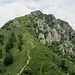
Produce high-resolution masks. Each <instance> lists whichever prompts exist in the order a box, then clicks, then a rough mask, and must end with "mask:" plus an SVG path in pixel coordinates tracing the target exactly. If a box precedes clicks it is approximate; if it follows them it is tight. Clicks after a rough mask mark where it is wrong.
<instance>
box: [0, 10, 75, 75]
mask: <svg viewBox="0 0 75 75" xmlns="http://www.w3.org/2000/svg"><path fill="white" fill-rule="evenodd" d="M74 44H75V31H74V30H73V29H72V27H71V26H70V25H69V24H68V22H66V21H63V20H61V19H56V18H55V16H54V15H53V14H48V15H47V14H44V13H42V12H41V11H39V10H37V11H34V12H31V13H30V14H28V15H25V16H22V17H18V18H15V19H13V20H11V21H8V22H7V23H6V24H5V25H4V26H3V27H2V28H1V29H0V54H1V55H0V75H2V74H4V75H19V74H20V75H60V74H61V75H66V74H67V75H68V74H69V75H75V58H74V57H75V45H74ZM10 53H11V54H12V56H13V62H12V63H11V64H10V63H8V61H9V60H8V61H7V62H6V64H7V63H8V64H7V65H6V64H4V60H5V57H6V56H7V54H10ZM24 66H25V67H24ZM23 67H24V69H23ZM22 69H23V70H22ZM21 71H22V72H21ZM20 72H21V73H20Z"/></svg>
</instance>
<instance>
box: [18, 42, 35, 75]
mask: <svg viewBox="0 0 75 75" xmlns="http://www.w3.org/2000/svg"><path fill="white" fill-rule="evenodd" d="M31 45H32V48H31V49H33V48H34V45H33V43H32V42H31ZM27 57H28V60H27V63H26V64H25V65H24V66H23V67H22V69H21V70H20V72H19V73H18V74H17V75H20V74H21V73H22V72H23V70H24V68H25V67H26V66H27V65H28V64H29V62H30V60H31V59H32V58H31V57H30V51H29V50H27Z"/></svg>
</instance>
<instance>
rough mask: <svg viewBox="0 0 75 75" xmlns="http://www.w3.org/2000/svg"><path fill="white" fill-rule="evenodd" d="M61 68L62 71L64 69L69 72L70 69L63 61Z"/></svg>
mask: <svg viewBox="0 0 75 75" xmlns="http://www.w3.org/2000/svg"><path fill="white" fill-rule="evenodd" d="M60 66H61V69H62V70H63V71H67V70H68V67H67V65H66V63H65V60H62V61H61V64H60Z"/></svg>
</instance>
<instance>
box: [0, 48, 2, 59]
mask: <svg viewBox="0 0 75 75" xmlns="http://www.w3.org/2000/svg"><path fill="white" fill-rule="evenodd" d="M0 58H2V49H0Z"/></svg>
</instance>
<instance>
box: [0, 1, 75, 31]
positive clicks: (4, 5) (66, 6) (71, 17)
mask: <svg viewBox="0 0 75 75" xmlns="http://www.w3.org/2000/svg"><path fill="white" fill-rule="evenodd" d="M35 10H41V11H42V12H43V13H46V14H53V15H54V16H55V17H56V18H60V19H62V20H65V21H67V22H68V23H69V24H70V26H72V28H73V29H74V30H75V0H0V27H2V26H3V25H4V24H5V23H6V22H7V21H9V20H12V19H14V18H16V17H20V16H24V15H26V14H29V13H30V12H32V11H35Z"/></svg>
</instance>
